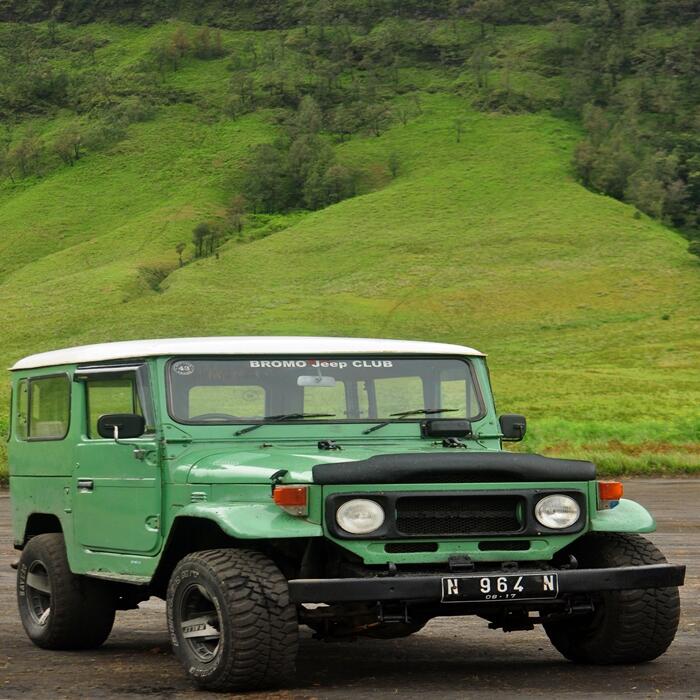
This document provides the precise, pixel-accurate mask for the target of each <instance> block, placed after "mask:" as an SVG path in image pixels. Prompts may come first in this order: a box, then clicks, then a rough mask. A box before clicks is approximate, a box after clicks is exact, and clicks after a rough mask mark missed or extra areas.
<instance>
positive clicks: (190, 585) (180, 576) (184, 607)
mask: <svg viewBox="0 0 700 700" xmlns="http://www.w3.org/2000/svg"><path fill="white" fill-rule="evenodd" d="M167 612H168V627H169V630H170V638H171V640H172V644H173V649H174V651H175V654H176V656H177V657H178V659H179V660H180V662H181V663H182V665H183V666H184V667H185V669H186V671H187V674H188V675H189V676H190V678H191V679H192V680H193V681H194V682H195V683H196V684H197V685H199V686H200V687H203V688H208V689H210V690H223V691H236V690H255V689H261V688H273V687H280V686H282V685H284V684H285V683H287V682H289V681H290V680H291V678H292V677H293V675H294V670H295V663H296V653H297V646H298V642H299V640H298V625H297V616H296V608H295V606H294V605H293V604H291V603H290V602H289V591H288V587H287V581H286V579H285V578H284V576H283V575H282V573H281V572H280V570H279V569H278V568H277V567H276V566H275V564H274V563H273V562H272V561H270V560H269V559H268V558H267V557H265V556H264V555H263V554H260V553H259V552H253V551H247V550H236V549H214V550H210V551H207V552H197V553H195V554H190V555H189V556H187V557H185V558H184V559H183V560H182V561H181V562H180V563H179V564H178V565H177V567H176V568H175V571H174V572H173V575H172V577H171V579H170V584H169V586H168V597H167Z"/></svg>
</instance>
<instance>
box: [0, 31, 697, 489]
mask: <svg viewBox="0 0 700 700" xmlns="http://www.w3.org/2000/svg"><path fill="white" fill-rule="evenodd" d="M65 31H70V32H75V33H80V32H87V31H89V32H90V33H91V34H92V35H93V36H97V37H104V38H106V39H108V40H109V43H107V44H106V45H105V46H103V47H101V48H98V49H97V50H96V52H95V60H96V62H97V65H102V66H109V67H110V70H113V71H115V72H117V73H118V72H119V71H120V70H127V69H128V68H129V67H130V66H131V65H133V64H134V63H135V62H137V61H138V60H139V59H140V58H141V57H143V55H145V53H146V52H147V51H148V48H149V47H150V46H152V45H153V43H154V42H155V41H157V40H158V38H159V37H162V36H165V35H166V34H168V33H172V26H171V25H167V24H160V25H156V26H154V27H151V28H149V29H144V28H134V27H124V26H112V25H108V24H104V25H88V26H87V27H81V28H79V29H75V28H67V29H66V30H65ZM274 34H275V33H274V32H259V33H253V32H225V33H224V39H225V41H226V45H227V47H231V48H232V49H233V50H235V47H237V46H240V45H243V43H244V42H246V41H249V40H250V39H251V37H252V39H253V40H254V41H256V42H260V43H261V45H264V44H265V42H267V41H275V36H274ZM497 41H501V42H503V44H504V45H506V44H507V45H508V46H509V47H511V49H512V51H514V52H515V53H516V54H517V52H518V51H521V52H522V53H523V56H526V55H527V51H528V50H529V49H528V47H529V46H530V44H531V43H532V42H533V41H534V42H536V41H538V37H537V31H536V30H534V29H533V30H530V29H528V28H527V27H522V28H514V27H504V28H503V29H502V31H501V33H500V34H497ZM289 60H290V61H291V60H292V58H290V59H289ZM228 61H229V58H227V57H224V58H221V59H216V60H208V61H200V60H196V59H187V60H186V61H185V62H184V64H183V65H182V67H181V68H180V69H179V70H178V71H176V72H173V73H170V74H169V75H168V76H167V78H166V80H167V82H168V84H169V85H171V86H172V87H173V88H177V89H180V90H183V91H185V90H186V91H188V92H189V93H191V94H192V96H193V99H192V100H190V101H189V102H187V103H184V102H174V103H173V104H165V105H161V106H159V107H158V108H157V110H156V112H155V114H154V116H153V118H151V119H149V120H147V121H143V122H139V123H134V124H131V125H130V126H129V127H128V130H127V133H126V135H125V137H124V138H123V139H121V140H119V141H118V142H116V143H114V144H112V145H110V146H109V147H108V148H105V149H101V150H99V149H96V150H94V151H88V152H86V154H85V155H84V156H83V157H82V158H80V159H79V160H78V161H77V162H76V163H75V164H74V165H73V166H68V165H61V166H58V167H55V168H52V169H50V170H49V171H47V172H46V173H44V174H43V175H42V176H37V177H30V178H25V179H23V180H21V181H18V182H16V183H14V184H13V183H11V182H9V181H5V183H4V184H0V301H1V303H2V310H3V314H2V320H1V321H0V323H1V324H2V325H1V328H2V341H1V342H0V360H1V361H2V363H3V364H4V366H6V367H7V366H9V365H10V364H11V363H12V362H14V361H15V360H17V359H19V358H20V357H22V356H24V355H27V354H31V353H35V352H40V351H44V350H49V349H55V348H59V347H64V346H70V345H77V344H84V343H97V342H106V341H114V340H122V339H131V338H148V337H170V336H198V335H252V334H271V335H285V334H294V335H297V334H298V335H336V336H342V335H350V336H377V337H393V338H414V339H431V340H438V341H447V342H456V343H461V344H465V345H470V346H473V347H476V348H478V349H480V350H481V351H483V352H485V353H487V354H488V355H489V362H490V367H491V374H492V380H493V384H494V389H495V392H496V398H497V403H498V408H499V410H500V411H501V412H521V413H524V414H526V415H527V417H528V421H529V436H528V438H527V440H526V441H525V442H524V443H523V445H522V446H519V448H518V449H525V450H532V451H538V452H542V453H544V454H551V455H559V456H571V457H580V458H590V459H594V460H595V461H597V462H598V464H599V465H600V466H601V467H602V468H603V470H604V471H605V472H606V473H608V474H611V475H612V474H648V475H660V474H667V473H683V474H690V473H698V472H699V471H700V410H699V408H700V371H698V370H699V368H700V262H699V261H698V259H697V257H694V256H692V255H690V254H689V253H688V252H687V241H686V240H685V239H683V238H682V237H681V236H680V235H679V234H678V233H677V232H675V231H673V230H671V229H670V228H667V227H666V226H664V225H663V224H661V223H659V222H658V221H655V220H652V219H650V218H649V217H647V216H646V215H644V214H640V213H639V212H637V210H636V209H635V208H634V207H633V206H631V205H628V204H624V203H621V202H619V201H617V200H614V199H612V198H609V197H606V196H603V195H599V194H596V193H593V192H591V191H589V190H587V189H585V188H584V187H583V186H582V185H580V184H579V183H578V182H577V181H576V179H575V178H574V175H573V173H572V169H571V158H572V153H573V149H574V147H575V144H576V143H577V141H578V140H579V139H580V137H581V132H580V127H579V126H578V125H577V124H576V123H575V122H573V121H570V120H568V119H564V118H562V117H557V116H553V115H552V114H549V113H547V112H537V113H529V114H513V115H506V114H501V113H492V112H488V111H477V110H475V109H474V108H473V106H472V100H471V98H470V81H471V80H472V78H471V76H469V75H467V74H464V75H460V74H455V73H454V72H449V73H448V72H447V71H441V70H440V69H439V68H436V67H429V68H428V67H424V68H421V67H414V68H411V67H407V68H405V69H402V70H401V76H400V80H401V81H402V82H403V83H405V84H406V85H409V84H410V86H411V91H412V94H414V95H418V96H419V98H420V105H421V106H420V110H419V111H418V112H416V113H413V114H411V116H410V118H409V119H408V120H407V121H406V123H405V124H404V123H402V121H401V120H398V119H394V120H393V121H392V123H391V124H390V125H389V126H388V128H386V130H384V131H383V132H382V133H381V135H380V136H375V135H373V134H369V133H359V134H356V135H353V136H352V137H351V138H350V139H349V140H347V141H344V142H337V143H335V144H334V149H335V152H336V154H337V158H338V161H339V162H340V163H342V164H345V165H347V166H348V167H352V168H357V169H359V170H360V171H361V172H362V173H364V176H363V180H362V181H361V183H360V191H359V194H358V195H357V196H355V197H352V198H350V199H346V200H344V201H341V202H339V203H337V204H334V205H332V206H329V207H326V208H325V209H321V210H317V211H313V212H307V211H295V212H292V213H289V214H278V215H268V216H257V217H252V216H251V217H250V220H249V222H248V224H247V226H246V227H245V228H244V230H243V234H242V236H240V237H237V236H234V237H231V238H230V239H228V240H227V241H226V242H225V243H224V244H223V245H222V246H221V247H220V248H219V249H218V254H217V255H216V256H210V257H207V258H204V259H199V260H195V259H193V252H192V243H191V239H192V230H193V228H194V227H195V226H196V225H197V224H198V223H199V222H201V221H202V220H217V219H221V218H222V217H223V216H224V213H225V208H226V203H227V201H228V198H229V197H230V195H231V192H232V191H233V190H235V187H236V183H237V182H238V181H239V179H240V176H241V172H242V170H243V168H244V167H245V164H246V163H247V162H248V159H249V158H250V152H251V146H253V145H255V144H259V143H264V142H269V141H271V140H272V139H273V138H274V137H275V135H276V134H277V133H278V131H279V127H278V125H277V124H276V121H275V119H274V116H275V115H274V110H269V109H258V110H256V111H254V112H251V113H249V114H245V115H244V116H241V117H238V118H231V117H229V116H226V115H225V114H223V113H222V110H221V105H222V104H223V101H224V98H225V93H226V88H227V85H228V81H229V79H230V74H229V71H228V70H227V63H228ZM522 65H523V66H524V67H523V69H522V70H520V71H512V72H511V73H509V74H508V76H504V75H503V74H502V73H500V72H499V71H498V70H495V71H494V73H493V76H492V80H495V81H499V80H500V81H503V80H506V79H507V80H508V81H509V83H511V82H512V84H515V85H523V86H527V89H529V90H535V91H537V92H538V93H539V94H542V95H546V93H547V91H548V90H550V89H552V86H551V85H550V81H549V80H548V79H545V78H542V77H541V76H539V75H535V74H534V73H532V72H531V71H529V70H528V66H527V61H525V60H523V61H522ZM261 70H262V69H261ZM455 86H456V88H457V89H455ZM523 89H525V87H523ZM404 99H405V98H404V97H402V96H393V97H391V100H392V101H393V104H395V105H400V104H401V103H402V102H401V101H402V100H404ZM67 119H68V115H65V114H62V113H61V112H60V111H59V112H58V113H56V114H55V115H51V117H50V118H49V117H46V116H37V117H35V118H33V119H30V120H28V121H27V123H26V124H23V125H20V126H19V127H18V128H19V129H24V128H28V127H29V125H30V124H31V126H32V128H33V129H36V130H37V132H38V133H40V134H41V135H42V136H45V137H46V138H49V137H50V136H51V134H52V133H55V132H56V131H57V130H58V129H60V128H61V126H62V124H64V123H65V121H66V120H67ZM456 120H458V121H459V122H460V123H461V124H462V127H461V128H462V133H461V134H460V138H459V140H457V137H456V134H455V127H454V125H455V123H456ZM329 138H330V137H329ZM392 158H393V159H394V160H395V161H396V162H398V168H397V169H396V173H395V175H393V174H392V173H391V172H390V168H389V166H388V163H389V161H390V159H392ZM181 242H182V243H186V244H187V248H186V250H185V254H184V257H185V260H186V262H187V264H185V265H184V266H183V267H178V255H177V253H176V250H175V248H176V246H177V245H178V243H181ZM148 267H158V268H161V269H167V270H169V271H170V270H171V272H170V274H169V275H168V276H167V277H166V278H165V280H164V281H163V282H162V283H161V284H160V286H158V287H157V288H156V289H154V288H152V287H151V286H150V285H149V284H147V282H146V281H145V280H144V275H143V269H144V268H148ZM280 349H281V350H282V351H283V349H284V348H280ZM8 397H9V385H8V381H5V382H3V383H2V385H1V387H0V423H2V424H4V425H5V426H6V425H7V422H8V420H7V419H8V416H7V406H8V400H9V399H8ZM3 447H4V446H3ZM2 449H3V448H0V450H2ZM3 470H6V460H5V458H4V455H3V454H2V453H0V472H2V471H3Z"/></svg>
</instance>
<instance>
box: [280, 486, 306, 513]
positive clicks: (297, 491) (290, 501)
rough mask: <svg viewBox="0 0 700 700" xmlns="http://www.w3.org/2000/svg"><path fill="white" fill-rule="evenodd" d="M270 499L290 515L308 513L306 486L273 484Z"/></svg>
mask: <svg viewBox="0 0 700 700" xmlns="http://www.w3.org/2000/svg"><path fill="white" fill-rule="evenodd" d="M272 500H273V501H274V502H275V503H276V504H277V505H278V506H279V507H280V508H282V510H286V511H287V513H290V514H291V515H308V513H309V488H308V486H275V488H274V490H273V491H272Z"/></svg>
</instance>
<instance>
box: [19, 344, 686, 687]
mask: <svg viewBox="0 0 700 700" xmlns="http://www.w3.org/2000/svg"><path fill="white" fill-rule="evenodd" d="M12 390H13V391H12V411H11V413H12V420H11V432H10V437H9V459H10V475H11V476H10V484H11V496H12V511H13V532H14V544H15V547H16V548H17V549H19V550H21V556H20V559H19V562H18V564H17V566H18V575H17V598H18V603H19V611H20V615H21V619H22V622H23V624H24V628H25V630H26V632H27V634H28V635H29V637H30V639H31V640H32V641H33V642H34V643H35V644H37V645H38V646H40V647H43V648H47V649H77V648H82V649H88V648H94V647H97V646H99V645H100V644H102V643H103V642H104V641H105V640H106V639H107V637H108V636H109V633H110V630H111V628H112V624H113V622H114V615H115V611H116V610H126V609H131V608H135V607H137V606H138V604H139V603H140V602H141V601H144V600H147V599H148V598H149V597H150V596H157V597H160V598H163V599H165V600H166V602H167V620H168V627H169V631H170V637H171V640H172V645H173V648H174V650H175V654H176V655H177V657H178V658H179V659H180V661H181V662H182V664H183V666H184V668H185V671H186V673H187V674H188V676H189V677H190V678H191V679H192V680H193V681H194V682H195V683H196V684H197V685H199V686H201V687H205V688H209V689H214V690H242V689H252V688H263V687H273V686H279V685H282V684H284V683H286V682H288V681H289V680H290V678H291V676H292V675H293V673H294V666H295V657H296V654H297V646H298V626H299V624H304V625H307V626H308V627H310V628H311V629H312V630H313V631H314V633H315V636H316V637H317V638H319V639H329V638H347V639H352V638H356V637H374V638H381V639H387V638H395V637H405V636H408V635H410V634H412V633H414V632H417V631H418V630H420V629H421V628H422V627H423V626H424V625H425V624H426V623H427V622H428V620H430V619H431V618H433V617H437V616H441V615H478V616H479V617H481V618H483V619H485V620H487V621H488V623H489V627H491V628H493V629H498V628H501V629H503V630H504V631H506V632H507V631H511V630H527V629H532V628H533V626H534V625H535V624H542V625H543V626H544V629H545V631H546V633H547V635H548V636H549V638H550V640H551V641H552V644H553V645H554V646H555V647H556V648H557V649H558V650H559V651H560V652H561V653H562V654H563V655H564V656H565V657H566V658H567V659H570V660H571V661H575V662H582V663H594V664H616V663H636V662H642V661H649V660H651V659H654V658H656V657H657V656H659V655H660V654H662V653H663V652H664V651H665V650H666V649H667V647H668V646H669V644H670V643H671V641H672V640H673V637H674V635H675V632H676V628H677V626H678V617H679V597H678V588H677V587H678V586H679V585H682V583H683V580H684V575H685V568H684V567H683V566H679V565H672V564H667V563H666V560H665V559H664V557H663V555H662V554H661V552H659V550H658V549H657V548H656V547H655V546H654V545H653V544H651V543H650V542H649V541H647V540H646V539H644V538H643V537H641V536H640V534H639V533H644V532H652V531H653V530H654V528H655V523H654V520H653V518H652V517H651V515H649V513H648V512H647V511H646V510H645V509H644V508H643V507H642V506H640V505H638V504H637V503H635V502H633V501H630V500H625V499H622V498H621V496H622V486H621V484H619V483H617V482H606V481H597V480H596V472H595V467H594V465H593V464H591V463H589V462H584V461H573V460H565V459H551V458H546V457H541V456H537V455H530V454H517V453H513V452H507V451H504V450H503V448H502V443H503V441H506V440H520V439H522V437H523V435H524V433H525V419H524V418H523V416H520V415H502V416H500V418H499V417H497V415H496V409H495V406H494V402H493V398H492V395H491V389H490V385H489V375H488V371H487V368H486V362H485V358H484V356H483V355H482V354H481V353H479V352H477V351H475V350H472V349H470V348H466V347H461V346H458V345H445V344H440V343H424V342H408V341H398V340H370V339H357V338H295V337H289V338H286V337H268V338H265V337H241V338H183V339H173V340H144V341H130V342H122V343H107V344H102V345H91V346H84V347H77V348H71V349H66V350H57V351H54V352H48V353H43V354H39V355H32V356H31V357H27V358H25V359H23V360H20V361H19V362H17V363H16V364H15V365H14V367H12Z"/></svg>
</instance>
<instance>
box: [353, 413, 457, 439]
mask: <svg viewBox="0 0 700 700" xmlns="http://www.w3.org/2000/svg"><path fill="white" fill-rule="evenodd" d="M454 411H459V409H458V408H419V409H416V410H415V411H401V413H390V414H389V416H392V417H393V416H396V417H397V418H406V417H407V416H417V415H423V416H429V415H431V414H433V413H453V412H454ZM389 423H391V421H388V420H387V421H384V422H383V423H377V425H373V426H372V427H371V428H367V430H363V431H362V434H363V435H369V434H370V433H373V432H374V431H375V430H379V429H380V428H384V427H386V426H387V425H389Z"/></svg>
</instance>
